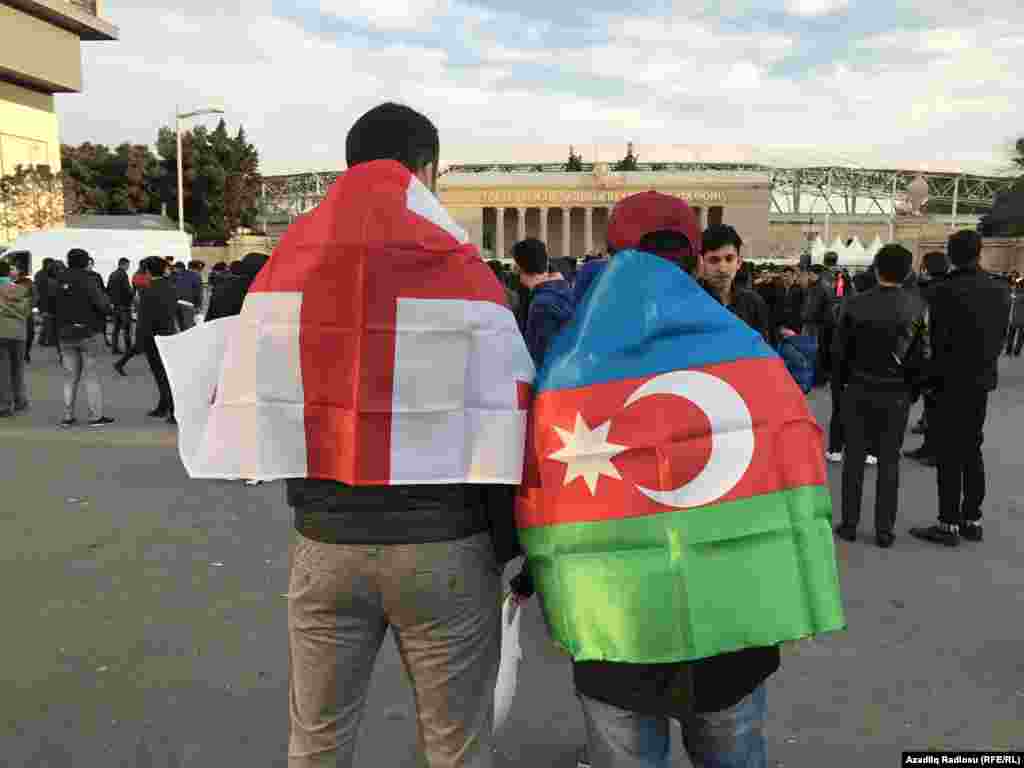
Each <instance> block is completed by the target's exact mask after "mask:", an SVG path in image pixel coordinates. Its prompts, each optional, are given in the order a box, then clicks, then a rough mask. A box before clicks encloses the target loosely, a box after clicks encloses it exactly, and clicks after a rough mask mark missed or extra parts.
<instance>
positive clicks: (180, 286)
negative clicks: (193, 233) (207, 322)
mask: <svg viewBox="0 0 1024 768" xmlns="http://www.w3.org/2000/svg"><path fill="white" fill-rule="evenodd" d="M193 263H194V262H193ZM172 280H173V283H174V288H175V290H176V291H177V295H178V305H177V313H178V326H179V327H180V328H181V330H183V331H186V330H188V329H189V328H191V327H192V326H194V325H195V324H196V320H195V318H196V312H198V311H199V310H200V309H201V308H202V306H203V281H202V278H201V277H200V276H199V274H198V273H197V272H195V271H194V270H191V269H186V268H185V262H183V261H179V262H177V263H176V264H175V265H174V275H173V278H172Z"/></svg>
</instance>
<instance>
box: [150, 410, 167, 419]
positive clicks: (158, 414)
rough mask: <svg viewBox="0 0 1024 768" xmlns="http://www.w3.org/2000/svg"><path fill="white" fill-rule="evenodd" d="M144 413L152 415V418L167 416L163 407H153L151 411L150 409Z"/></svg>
mask: <svg viewBox="0 0 1024 768" xmlns="http://www.w3.org/2000/svg"><path fill="white" fill-rule="evenodd" d="M146 415H147V416H152V417H153V418H154V419H166V418H167V411H165V410H164V409H163V408H154V409H153V410H152V411H150V412H149V413H147V414H146Z"/></svg>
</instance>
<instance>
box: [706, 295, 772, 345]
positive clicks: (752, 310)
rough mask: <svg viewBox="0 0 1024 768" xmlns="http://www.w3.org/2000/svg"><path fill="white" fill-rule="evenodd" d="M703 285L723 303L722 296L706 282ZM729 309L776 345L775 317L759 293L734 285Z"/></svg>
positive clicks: (769, 342) (766, 339)
mask: <svg viewBox="0 0 1024 768" xmlns="http://www.w3.org/2000/svg"><path fill="white" fill-rule="evenodd" d="M701 285H703V286H704V290H706V291H707V292H708V293H710V294H711V295H712V296H714V297H715V299H716V300H717V301H718V302H719V303H721V301H722V299H721V297H719V295H718V294H717V293H716V292H715V291H714V290H713V289H712V288H711V287H710V286H709V285H708V284H707V283H706V282H704V281H701ZM729 311H731V312H732V313H733V314H734V315H736V317H738V318H739V319H740V320H742V321H743V322H745V323H746V324H747V325H749V326H750V327H751V328H753V329H754V330H755V331H757V332H758V333H760V334H761V336H762V338H764V340H765V341H766V342H768V344H770V345H771V346H772V347H774V346H775V342H776V336H777V328H776V326H775V318H774V317H772V313H771V310H769V309H768V304H767V303H766V302H765V300H764V299H763V298H761V295H760V294H759V293H757V292H756V291H752V290H749V289H747V288H739V287H734V288H733V291H732V303H731V304H730V305H729Z"/></svg>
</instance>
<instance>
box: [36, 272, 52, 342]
mask: <svg viewBox="0 0 1024 768" xmlns="http://www.w3.org/2000/svg"><path fill="white" fill-rule="evenodd" d="M51 264H53V259H50V258H46V259H43V263H42V266H41V267H40V268H39V271H38V272H36V273H35V275H34V276H33V279H32V281H33V282H34V283H35V286H36V307H37V308H38V309H39V315H40V317H41V318H42V321H43V331H42V334H41V335H40V337H39V346H41V347H52V346H53V345H54V343H55V342H54V339H53V336H52V330H51V328H50V323H49V306H48V305H49V301H50V276H49V269H50V265H51Z"/></svg>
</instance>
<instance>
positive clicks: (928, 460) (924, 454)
mask: <svg viewBox="0 0 1024 768" xmlns="http://www.w3.org/2000/svg"><path fill="white" fill-rule="evenodd" d="M948 276H949V260H948V259H947V258H946V254H945V253H943V252H942V251H932V252H931V253H926V254H925V255H924V274H923V275H922V279H921V280H920V291H921V298H922V299H923V300H924V302H925V305H929V306H930V304H931V297H932V294H933V293H934V292H935V289H936V288H937V287H938V285H939V284H940V283H941V282H942V281H943V280H945V279H946V278H947V277H948ZM926 326H927V321H926ZM922 399H923V400H924V414H923V415H922V416H921V419H920V421H918V423H917V424H916V425H914V427H913V429H911V432H913V433H914V434H916V435H924V442H923V443H922V444H921V447H920V448H917V449H916V450H912V451H904V453H903V455H904V456H906V457H907V458H908V459H914V460H915V461H919V462H921V463H922V464H924V465H925V466H929V467H934V466H935V465H936V463H937V462H938V460H937V459H936V458H935V446H934V434H933V430H931V429H930V428H929V424H930V423H931V422H933V421H934V420H935V393H934V392H933V391H932V390H931V389H926V390H925V392H924V395H923V398H922Z"/></svg>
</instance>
